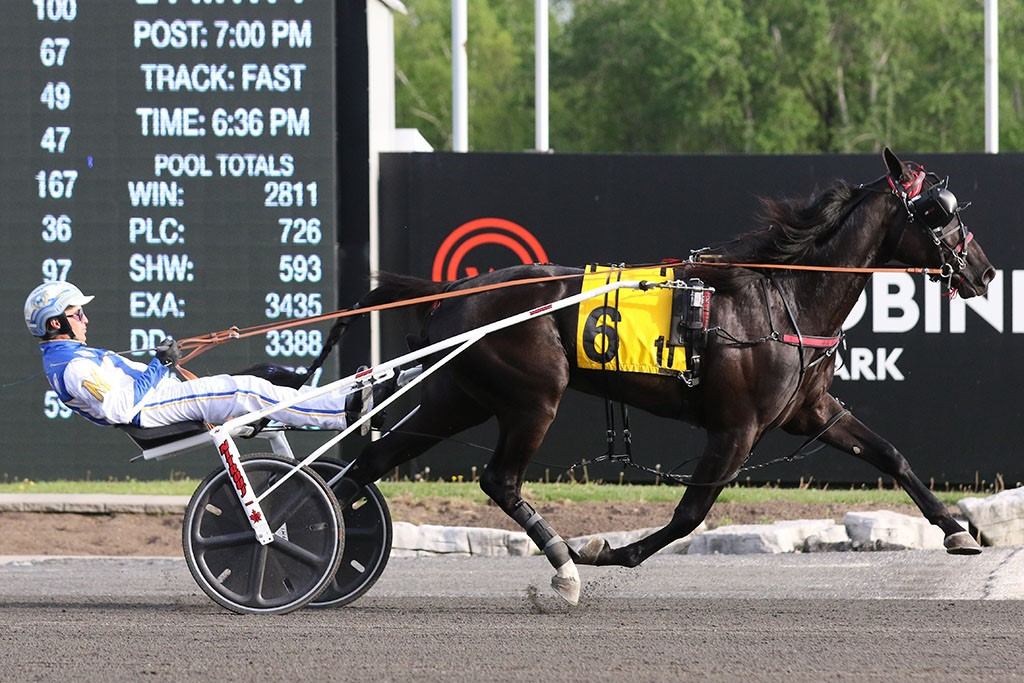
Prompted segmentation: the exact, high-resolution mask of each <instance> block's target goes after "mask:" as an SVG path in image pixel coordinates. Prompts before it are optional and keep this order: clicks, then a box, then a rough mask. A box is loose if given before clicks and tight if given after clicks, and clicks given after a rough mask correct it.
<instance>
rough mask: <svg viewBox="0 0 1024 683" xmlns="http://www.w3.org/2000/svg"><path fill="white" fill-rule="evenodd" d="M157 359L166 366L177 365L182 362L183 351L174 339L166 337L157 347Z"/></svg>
mask: <svg viewBox="0 0 1024 683" xmlns="http://www.w3.org/2000/svg"><path fill="white" fill-rule="evenodd" d="M156 358H157V360H159V361H160V362H161V363H163V364H164V365H177V364H178V361H179V360H181V349H180V348H178V342H177V340H175V339H174V337H164V339H163V341H161V342H160V343H159V344H157V345H156Z"/></svg>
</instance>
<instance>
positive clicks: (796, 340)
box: [780, 334, 843, 349]
mask: <svg viewBox="0 0 1024 683" xmlns="http://www.w3.org/2000/svg"><path fill="white" fill-rule="evenodd" d="M780 341H781V342H782V343H783V344H789V345H790V346H809V347H811V348H814V349H834V348H835V347H837V346H839V343H840V342H841V341H843V335H841V334H837V335H836V336H834V337H811V336H808V335H806V334H805V335H803V336H798V335H795V334H784V335H782V338H781V339H780Z"/></svg>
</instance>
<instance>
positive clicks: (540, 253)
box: [431, 218, 548, 282]
mask: <svg viewBox="0 0 1024 683" xmlns="http://www.w3.org/2000/svg"><path fill="white" fill-rule="evenodd" d="M485 245H491V246H497V247H501V248H503V249H505V250H507V251H510V252H512V254H514V255H515V256H516V258H518V259H519V262H520V263H523V264H525V265H530V264H532V263H547V262H548V255H547V252H545V251H544V247H542V246H541V244H540V241H538V240H537V238H536V237H534V236H533V233H531V232H530V231H529V230H527V229H526V228H524V227H523V226H521V225H519V224H518V223H513V222H512V221H509V220H505V219H504V218H477V219H474V220H471V221H469V222H468V223H463V224H462V225H460V226H459V227H457V228H455V229H454V230H452V231H451V233H450V234H449V235H448V236H447V237H446V238H445V239H444V242H442V243H441V246H440V247H439V248H438V250H437V254H435V255H434V267H433V269H432V270H431V277H432V278H433V279H434V281H435V282H444V281H445V280H458V279H459V270H460V269H463V270H464V272H465V275H468V276H473V275H479V274H480V268H479V267H478V266H475V265H467V266H465V267H464V268H463V265H462V263H463V261H465V260H466V255H467V254H469V253H470V252H471V251H473V250H474V249H478V248H479V247H482V246H485ZM488 270H494V268H493V267H491V268H488Z"/></svg>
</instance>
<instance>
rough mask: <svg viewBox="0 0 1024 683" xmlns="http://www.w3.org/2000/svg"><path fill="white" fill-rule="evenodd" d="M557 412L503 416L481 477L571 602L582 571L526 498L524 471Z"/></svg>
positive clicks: (482, 484) (574, 601)
mask: <svg viewBox="0 0 1024 683" xmlns="http://www.w3.org/2000/svg"><path fill="white" fill-rule="evenodd" d="M553 419H554V411H553V410H552V411H550V413H548V412H547V411H531V412H530V413H528V414H522V415H519V416H517V417H516V418H511V419H510V418H509V417H508V416H505V417H504V419H502V418H501V417H499V427H500V430H501V434H500V436H499V439H498V448H497V449H496V450H495V453H494V457H493V458H492V459H491V462H490V463H489V464H488V466H487V469H486V470H484V473H483V475H482V476H481V477H480V488H481V489H483V491H484V493H486V494H487V495H488V496H489V497H490V498H491V500H493V501H494V502H495V503H497V504H498V506H499V507H500V508H501V509H502V510H503V511H504V512H505V514H507V515H508V516H509V517H511V518H512V519H514V520H515V521H516V523H517V524H519V526H521V527H522V528H523V530H524V531H525V532H526V534H527V535H528V536H529V537H530V540H532V541H533V542H534V544H535V545H536V546H537V547H538V548H540V550H541V552H543V553H544V555H545V557H547V558H548V562H550V563H551V566H552V567H554V568H555V575H554V576H553V577H552V578H551V587H552V588H553V589H554V590H555V592H556V593H558V595H559V596H561V597H562V599H564V600H565V601H566V602H568V603H569V604H570V605H575V604H577V603H578V602H579V599H580V589H581V587H582V585H581V583H580V575H579V571H578V570H577V569H576V564H575V563H574V562H573V559H572V554H571V552H570V550H569V545H568V544H567V543H566V542H565V540H564V539H562V537H561V536H560V535H558V533H557V532H556V531H555V530H554V528H553V527H552V526H551V525H550V524H549V523H548V521H547V520H546V519H544V517H542V516H541V514H540V513H539V512H537V510H536V509H534V507H533V506H532V505H531V504H530V503H529V502H528V501H526V500H525V499H524V498H523V497H522V493H521V490H522V482H523V474H524V472H525V471H526V466H527V464H529V462H530V458H531V457H532V456H533V454H534V452H535V451H536V450H537V448H538V447H539V446H540V443H541V441H542V440H543V439H544V435H545V434H546V433H547V430H548V427H549V426H550V425H551V421H552V420H553Z"/></svg>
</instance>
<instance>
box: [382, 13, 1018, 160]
mask: <svg viewBox="0 0 1024 683" xmlns="http://www.w3.org/2000/svg"><path fill="white" fill-rule="evenodd" d="M408 5H409V9H410V17H409V18H408V20H406V21H399V22H398V36H397V53H398V56H397V61H398V67H399V91H398V98H399V120H400V121H401V123H402V125H411V126H416V127H418V128H420V129H421V131H423V132H424V134H425V135H426V137H427V138H428V139H429V140H431V141H432V142H433V143H434V145H435V147H437V148H448V147H450V144H451V140H450V130H451V105H450V92H451V76H450V74H451V71H450V68H451V66H450V65H451V55H450V49H449V43H450V22H451V17H450V8H451V2H450V0H409V1H408ZM469 5H470V9H469V11H470V16H469V22H470V41H469V58H470V144H471V147H472V148H473V149H475V150H521V149H528V148H530V147H531V145H532V139H533V136H532V132H533V95H532V93H533V40H532V35H533V15H532V10H533V6H532V5H533V3H530V2H525V1H524V0H512V1H509V0H473V1H472V2H470V3H469ZM553 5H554V11H553V13H554V16H555V17H557V20H556V21H554V22H552V24H551V27H552V28H551V50H552V60H551V85H552V89H551V127H552V135H551V142H552V146H553V147H554V148H555V149H556V150H559V151H574V152H659V153H773V154H780V153H800V152H803V153H814V152H870V151H878V150H879V149H880V148H881V147H882V146H883V145H886V144H889V145H893V146H895V147H897V148H900V149H904V150H908V151H915V152H953V151H980V150H982V149H983V146H984V54H983V33H984V21H983V19H984V14H983V1H982V0H970V1H969V2H959V3H949V2H944V0H872V2H870V3H865V2H862V1H861V0H772V2H763V1H762V0H553ZM1022 42H1024V3H1009V2H1003V3H1000V88H1001V101H1000V132H1001V148H1002V150H1003V151H1010V150H1021V149H1024V56H1022V55H1021V53H1020V50H1019V47H1018V46H1019V45H1021V44H1022Z"/></svg>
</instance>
